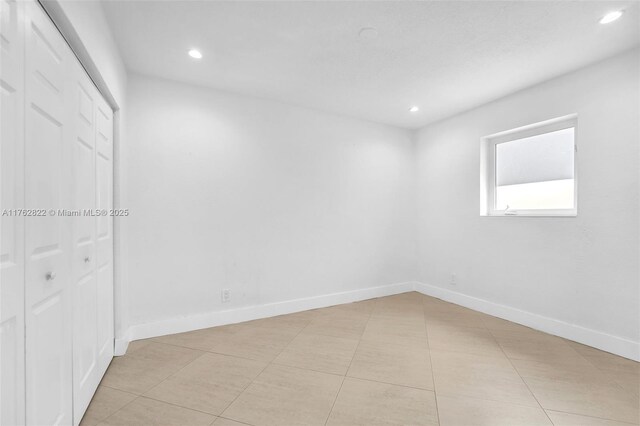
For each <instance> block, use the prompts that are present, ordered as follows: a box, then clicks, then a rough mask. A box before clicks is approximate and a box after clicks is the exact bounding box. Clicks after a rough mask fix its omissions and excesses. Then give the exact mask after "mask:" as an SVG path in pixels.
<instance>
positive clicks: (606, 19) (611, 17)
mask: <svg viewBox="0 0 640 426" xmlns="http://www.w3.org/2000/svg"><path fill="white" fill-rule="evenodd" d="M621 16H622V11H621V10H614V11H613V12H609V13H607V14H606V15H604V16H603V17H602V19H601V20H600V23H601V24H609V23H611V22H613V21H615V20H617V19H618V18H620V17H621Z"/></svg>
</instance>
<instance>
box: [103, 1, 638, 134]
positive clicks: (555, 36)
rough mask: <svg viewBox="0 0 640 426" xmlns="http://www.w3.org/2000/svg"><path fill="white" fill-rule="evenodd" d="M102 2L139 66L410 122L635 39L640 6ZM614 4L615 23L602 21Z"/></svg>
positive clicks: (482, 99) (460, 107)
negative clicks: (198, 55)
mask: <svg viewBox="0 0 640 426" xmlns="http://www.w3.org/2000/svg"><path fill="white" fill-rule="evenodd" d="M103 5H104V9H105V12H106V14H107V17H108V20H109V22H110V25H111V27H112V29H113V33H114V35H115V37H116V41H117V43H118V45H119V48H120V49H121V52H122V54H123V57H124V60H125V63H126V65H127V67H128V68H129V69H130V70H131V71H134V72H138V73H142V74H147V75H153V76H158V77H164V78H168V79H172V80H178V81H182V82H187V83H193V84H198V85H205V86H210V87H213V88H217V89H223V90H229V91H233V92H238V93H244V94H249V95H253V96H258V97H264V98H270V99H275V100H280V101H284V102H288V103H293V104H297V105H303V106H308V107H312V108H317V109H321V110H326V111H331V112H336V113H341V114H346V115H350V116H355V117H360V118H364V119H367V120H372V121H377V122H382V123H387V124H392V125H396V126H401V127H407V128H416V127H420V126H422V125H425V124H428V123H430V122H433V121H436V120H438V119H441V118H444V117H447V116H450V115H453V114H455V113H458V112H461V111H464V110H467V109H470V108H473V107H475V106H478V105H481V104H483V103H486V102H488V101H491V100H493V99H496V98H499V97H501V96H504V95H506V94H509V93H511V92H514V91H517V90H520V89H523V88H525V87H528V86H531V85H533V84H536V83H539V82H541V81H544V80H546V79H549V78H551V77H554V76H557V75H560V74H562V73H565V72H568V71H571V70H574V69H577V68H579V67H581V66H584V65H587V64H589V63H592V62H596V61H598V60H601V59H604V58H606V57H609V56H612V55H614V54H616V53H618V52H622V51H624V50H627V49H629V48H631V47H633V46H637V45H638V44H639V43H640V17H639V9H640V3H638V2H636V1H615V0H614V1H576V2H574V1H514V2H511V1H449V2H444V1H438V2H435V1H434V2H428V1H423V2H405V1H394V2H342V1H324V2H306V1H298V2H293V1H289V2H287V1H284V2H271V1H258V2H245V1H236V2H219V1H140V2H138V1H126V2H125V1H105V2H104V3H103ZM618 8H623V9H625V10H626V12H625V14H624V16H623V17H622V18H621V19H620V20H619V21H617V22H615V23H612V24H609V25H601V24H599V23H598V20H599V19H600V18H601V17H602V16H603V15H604V14H605V13H606V12H608V11H610V10H615V9H618ZM363 27H374V28H376V29H377V32H378V36H377V37H376V38H364V37H359V36H358V32H359V31H360V29H362V28H363ZM191 47H197V48H199V49H200V50H201V51H202V53H203V54H204V58H203V59H202V60H200V61H195V60H193V59H191V58H189V57H188V56H187V54H186V52H187V50H188V49H189V48H191ZM411 105H418V106H419V107H420V111H419V112H418V113H409V112H408V108H409V107H410V106H411Z"/></svg>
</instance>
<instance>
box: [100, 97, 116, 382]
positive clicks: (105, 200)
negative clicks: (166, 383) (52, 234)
mask: <svg viewBox="0 0 640 426" xmlns="http://www.w3.org/2000/svg"><path fill="white" fill-rule="evenodd" d="M96 105H97V108H96V154H97V155H96V196H97V204H98V209H101V210H102V211H106V212H107V215H106V216H99V217H98V221H97V230H96V232H97V259H96V268H97V277H98V300H99V303H98V310H97V314H98V370H99V372H100V376H102V375H103V374H104V372H105V371H107V367H108V366H109V363H110V362H111V359H112V358H113V349H114V348H113V345H114V332H113V330H114V324H113V315H114V313H113V216H111V215H110V210H111V209H113V111H112V110H111V108H110V107H109V105H108V104H107V102H106V101H105V100H104V99H103V98H102V97H98V99H97V104H96Z"/></svg>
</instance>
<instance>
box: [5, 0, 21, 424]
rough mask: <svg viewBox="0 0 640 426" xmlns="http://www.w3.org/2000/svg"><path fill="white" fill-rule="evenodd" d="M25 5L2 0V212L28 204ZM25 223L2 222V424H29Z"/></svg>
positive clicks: (9, 219) (16, 219)
mask: <svg viewBox="0 0 640 426" xmlns="http://www.w3.org/2000/svg"><path fill="white" fill-rule="evenodd" d="M22 7H23V5H22V3H20V2H16V1H13V0H1V1H0V38H1V43H2V46H1V47H0V120H1V124H0V142H1V144H0V171H1V173H2V174H1V176H0V184H1V185H2V195H1V197H0V211H5V210H7V211H11V210H13V209H20V208H22V206H23V197H24V192H23V191H22V188H23V169H22V164H23V140H24V138H23V131H24V125H23V123H24V121H23V112H24V57H23V54H24V38H23V36H24V32H23V31H24V27H23V26H22V22H23V16H22ZM23 232H24V219H23V218H22V217H21V216H14V215H11V214H6V215H4V214H3V215H2V216H1V218H0V401H1V404H0V425H20V424H24V416H25V412H24V410H25V408H24V407H25V406H24V398H25V386H24V380H25V370H24V246H23V242H24V239H23Z"/></svg>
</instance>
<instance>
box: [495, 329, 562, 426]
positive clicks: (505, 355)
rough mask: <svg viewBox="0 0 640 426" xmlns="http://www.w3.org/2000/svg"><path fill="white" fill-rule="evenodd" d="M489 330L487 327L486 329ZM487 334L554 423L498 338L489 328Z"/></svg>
mask: <svg viewBox="0 0 640 426" xmlns="http://www.w3.org/2000/svg"><path fill="white" fill-rule="evenodd" d="M488 330H489V329H488ZM489 335H491V338H492V339H493V340H494V341H495V342H496V344H497V345H498V347H499V348H500V350H501V351H502V353H503V354H504V357H505V358H506V359H507V360H508V361H509V365H511V368H513V369H514V370H515V372H516V374H517V375H518V377H520V380H522V383H524V385H525V386H526V387H527V390H528V391H529V393H530V394H531V396H532V397H533V399H535V400H536V402H537V403H538V406H539V407H540V409H541V410H542V412H543V413H544V415H545V416H546V417H547V419H549V423H550V424H551V425H554V423H553V420H551V417H549V414H548V413H547V411H546V410H545V409H544V407H543V406H542V404H540V401H538V397H536V395H535V394H534V393H533V391H532V390H531V388H530V387H529V384H528V383H527V381H526V380H525V379H524V377H522V374H520V372H519V371H518V369H517V368H516V366H515V364H514V363H513V361H512V360H511V358H510V357H509V356H508V355H507V353H506V352H505V350H504V348H503V347H502V345H501V344H500V342H499V341H498V339H497V338H496V336H495V335H494V334H493V333H492V332H491V330H489Z"/></svg>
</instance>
